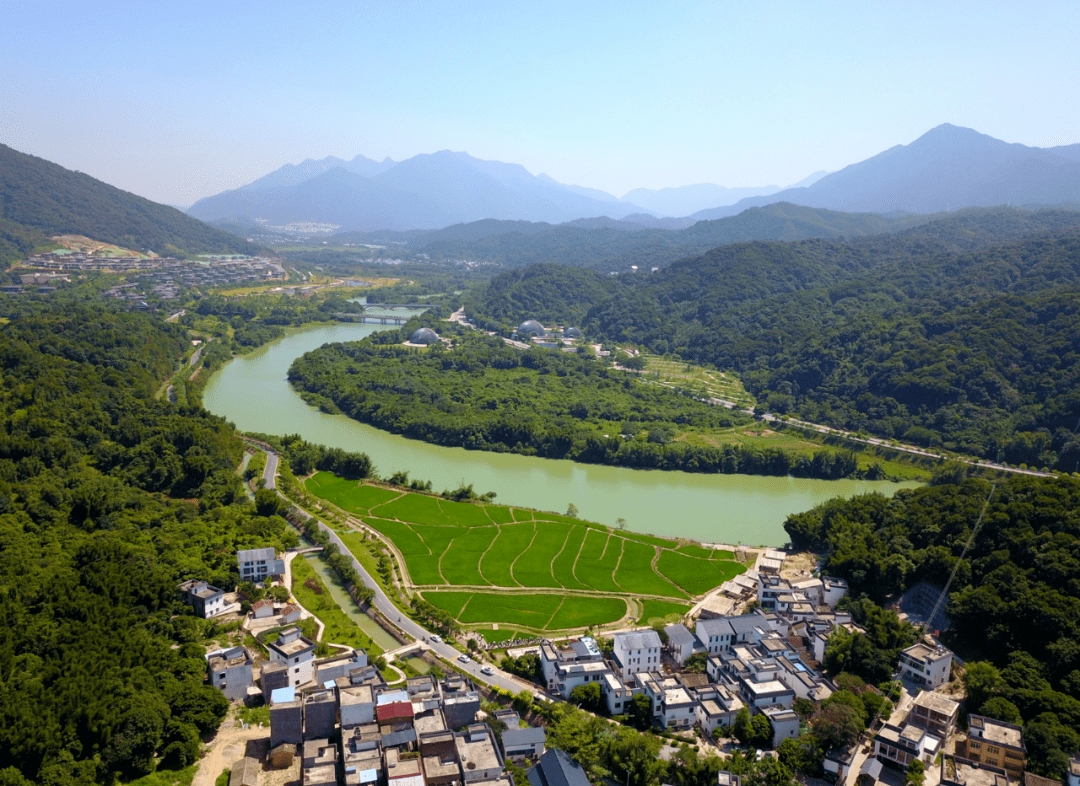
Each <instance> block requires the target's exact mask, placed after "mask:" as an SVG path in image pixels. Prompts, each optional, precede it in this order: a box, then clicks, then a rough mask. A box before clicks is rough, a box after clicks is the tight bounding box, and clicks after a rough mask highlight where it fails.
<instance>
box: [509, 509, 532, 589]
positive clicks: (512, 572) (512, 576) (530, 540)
mask: <svg viewBox="0 0 1080 786" xmlns="http://www.w3.org/2000/svg"><path fill="white" fill-rule="evenodd" d="M532 525H533V536H532V537H531V538H530V539H529V545H528V546H526V547H525V548H524V549H523V550H522V552H521V554H518V555H517V556H516V557H514V561H513V562H511V563H510V577H511V578H512V579H513V580H514V581H517V582H518V584H519V585H520V586H522V587H524V586H525V585H524V584H522V583H521V582H520V581H518V578H517V576H515V575H514V566H515V565H517V561H518V560H519V559H521V555H522V554H524V553H525V552H526V551H528V550H529V549H531V548H532V544H533V541H535V540H536V533H537V532H539V530H538V529H537V528H536V522H535V521H534V522H533V523H532Z"/></svg>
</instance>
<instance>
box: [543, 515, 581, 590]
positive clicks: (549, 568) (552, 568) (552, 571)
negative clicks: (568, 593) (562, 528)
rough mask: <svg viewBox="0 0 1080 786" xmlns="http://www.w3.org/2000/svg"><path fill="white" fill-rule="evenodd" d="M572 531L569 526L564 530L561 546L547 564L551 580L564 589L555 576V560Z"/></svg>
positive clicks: (564, 547) (563, 548)
mask: <svg viewBox="0 0 1080 786" xmlns="http://www.w3.org/2000/svg"><path fill="white" fill-rule="evenodd" d="M575 526H576V525H575ZM573 531H574V527H570V529H568V530H566V537H565V538H563V542H562V548H560V549H559V551H558V552H557V553H556V554H555V556H554V557H552V558H551V564H550V565H548V570H549V571H551V580H552V581H554V582H555V583H556V584H558V585H559V586H560V587H562V588H563V589H566V585H565V584H563V583H562V582H561V581H559V579H558V578H557V577H556V576H555V560H557V559H558V558H559V554H562V553H563V551H564V550H565V549H566V544H567V543H569V542H570V533H571V532H573ZM579 553H580V552H579ZM559 605H560V606H561V605H562V604H561V603H560V604H559ZM556 611H558V609H556Z"/></svg>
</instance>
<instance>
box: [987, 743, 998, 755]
mask: <svg viewBox="0 0 1080 786" xmlns="http://www.w3.org/2000/svg"><path fill="white" fill-rule="evenodd" d="M986 752H987V753H991V754H994V753H1001V748H995V747H994V746H993V745H987V746H986Z"/></svg>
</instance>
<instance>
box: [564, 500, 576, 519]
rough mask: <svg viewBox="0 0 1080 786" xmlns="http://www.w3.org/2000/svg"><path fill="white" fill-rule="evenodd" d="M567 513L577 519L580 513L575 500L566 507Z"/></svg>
mask: <svg viewBox="0 0 1080 786" xmlns="http://www.w3.org/2000/svg"><path fill="white" fill-rule="evenodd" d="M566 515H567V516H569V517H570V518H572V519H576V518H577V515H578V512H577V505H575V504H574V503H573V502H571V503H570V504H569V505H568V506H567V508H566Z"/></svg>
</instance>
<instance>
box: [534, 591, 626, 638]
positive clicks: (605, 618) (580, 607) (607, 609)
mask: <svg viewBox="0 0 1080 786" xmlns="http://www.w3.org/2000/svg"><path fill="white" fill-rule="evenodd" d="M624 616H626V601H624V600H623V599H622V598H588V599H584V598H575V597H573V596H567V598H566V601H565V602H564V603H563V605H562V608H560V609H559V610H558V611H557V612H556V613H555V616H554V617H552V618H551V620H550V621H549V622H548V628H549V629H550V630H563V629H566V628H587V627H589V626H591V625H603V624H605V623H607V622H615V620H618V619H622V618H623V617H624Z"/></svg>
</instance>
